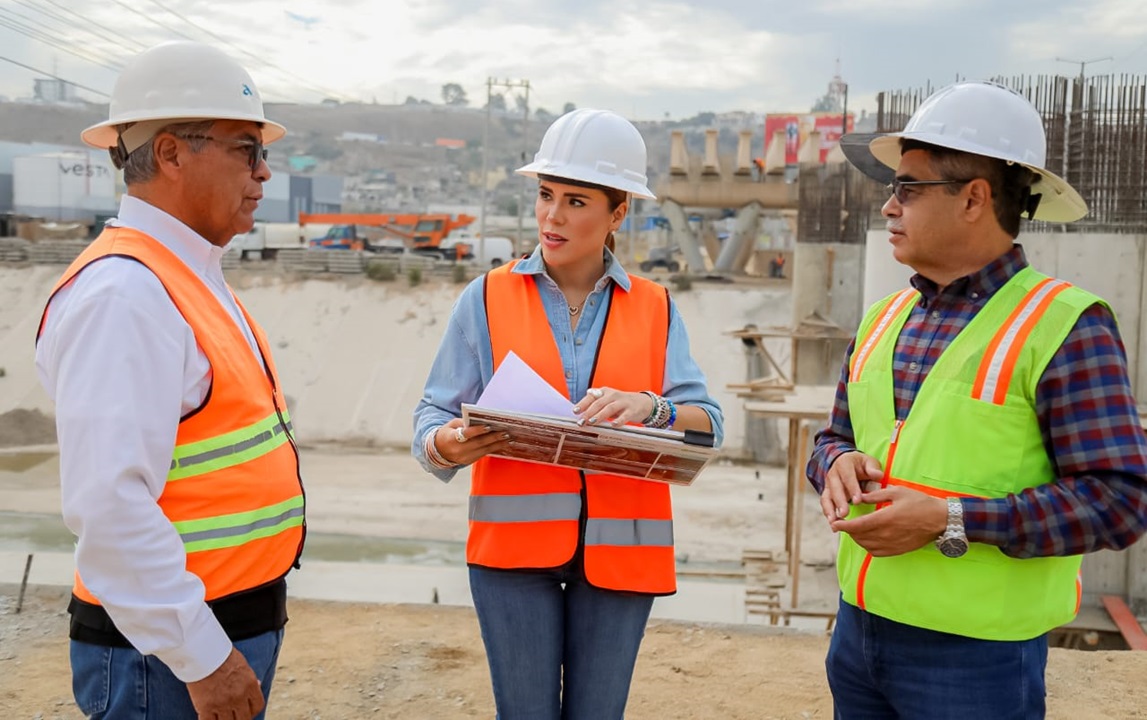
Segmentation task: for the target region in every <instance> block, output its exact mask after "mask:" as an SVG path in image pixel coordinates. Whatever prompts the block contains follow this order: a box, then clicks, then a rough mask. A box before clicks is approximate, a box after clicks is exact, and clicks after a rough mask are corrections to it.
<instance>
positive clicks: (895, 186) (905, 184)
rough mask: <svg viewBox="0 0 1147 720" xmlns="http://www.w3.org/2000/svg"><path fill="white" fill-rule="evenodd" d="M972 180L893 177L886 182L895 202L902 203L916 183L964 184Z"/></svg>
mask: <svg viewBox="0 0 1147 720" xmlns="http://www.w3.org/2000/svg"><path fill="white" fill-rule="evenodd" d="M970 182H972V180H971V179H969V180H900V179H898V178H893V179H892V182H890V183H889V184H888V191H889V192H891V193H892V195H893V196H894V197H895V198H896V202H898V203H900V204H901V205H903V204H904V203H906V202H908V198H910V197H912V194H911V192H910V191H911V189H912V188H913V187H916V186H918V185H966V184H968V183H970Z"/></svg>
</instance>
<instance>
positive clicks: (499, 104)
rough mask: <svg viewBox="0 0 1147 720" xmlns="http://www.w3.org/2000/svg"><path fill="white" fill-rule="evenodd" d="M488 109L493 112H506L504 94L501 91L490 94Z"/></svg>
mask: <svg viewBox="0 0 1147 720" xmlns="http://www.w3.org/2000/svg"><path fill="white" fill-rule="evenodd" d="M490 109H491V110H493V111H494V112H506V96H505V95H503V94H501V93H497V94H496V95H491V96H490Z"/></svg>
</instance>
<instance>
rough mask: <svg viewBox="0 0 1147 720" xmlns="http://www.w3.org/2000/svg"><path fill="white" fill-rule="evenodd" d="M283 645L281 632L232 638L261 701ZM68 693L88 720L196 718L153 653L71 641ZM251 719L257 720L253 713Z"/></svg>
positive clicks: (181, 688)
mask: <svg viewBox="0 0 1147 720" xmlns="http://www.w3.org/2000/svg"><path fill="white" fill-rule="evenodd" d="M282 646H283V631H282V630H274V631H272V632H268V633H263V634H262V635H256V636H255V637H253V638H248V639H246V640H237V641H236V642H235V647H236V648H237V649H238V650H239V652H241V653H243V657H245V658H246V659H247V663H248V664H249V665H250V666H251V669H252V670H253V671H254V672H255V677H257V678H259V682H260V683H261V684H262V686H263V698H264V699H266V698H269V697H270V695H271V682H272V681H273V680H274V679H275V664H276V663H277V662H278V660H279V648H281V647H282ZM71 659H72V694H73V695H75V698H76V705H78V706H79V707H80V712H82V713H83V714H84V715H87V716H89V717H90V718H91V719H92V720H196V718H197V717H198V715H197V714H196V712H195V708H194V706H192V704H191V696H190V695H188V693H187V685H186V684H185V683H184V682H183V681H182V680H180V679H179V678H177V677H175V675H173V674H172V673H171V670H170V669H168V667H167V666H166V665H164V664H163V663H162V662H160V660H159V659H158V658H156V657H155V656H154V655H141V654H140V653H139V652H138V651H137V650H135V649H133V648H116V647H106V646H104V645H90V644H88V643H82V642H76V641H75V640H73V641H72V647H71ZM255 720H263V713H259V715H257V716H256V717H255Z"/></svg>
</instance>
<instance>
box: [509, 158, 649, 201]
mask: <svg viewBox="0 0 1147 720" xmlns="http://www.w3.org/2000/svg"><path fill="white" fill-rule="evenodd" d="M514 172H515V173H517V174H518V175H524V176H526V177H532V178H536V177H537V176H538V175H550V176H553V177H556V178H568V179H570V180H577V181H578V182H583V183H590V184H591V185H601V186H603V187H608V188H613V189H615V190H622V191H624V192H627V193H629V194H630V195H633V196H634V197H639V198H645V199H646V200H656V199H657V196H656V195H654V194H653V191H652V190H650V189H649V188H648V187H646V186H645V184H644V183H639V182H635V181H633V180H626V179H625V178H623V177H619V176H617V175H606V174H604V173H594V172H592V171H586V172H579V171H577V170H571V169H570V168H569V166H568V165H565V164H563V165H560V166H559V165H555V164H553V163H550V162H545V161H537V160H535V161H534V162H532V163H529V164H527V165H523V166H522V167H520V168H518V169H517V170H515V171H514Z"/></svg>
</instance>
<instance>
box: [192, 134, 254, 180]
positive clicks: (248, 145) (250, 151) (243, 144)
mask: <svg viewBox="0 0 1147 720" xmlns="http://www.w3.org/2000/svg"><path fill="white" fill-rule="evenodd" d="M179 137H181V138H183V139H185V140H209V141H211V142H217V143H220V144H222V145H229V146H231V147H233V148H241V149H244V150H246V151H247V167H249V168H251V172H255V169H256V168H258V167H259V163H260V162H262V161H264V160H266V159H267V148H265V147H263V143H261V142H259V141H258V140H245V139H235V140H232V139H228V138H217V137H215V136H214V135H180V136H179Z"/></svg>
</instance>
